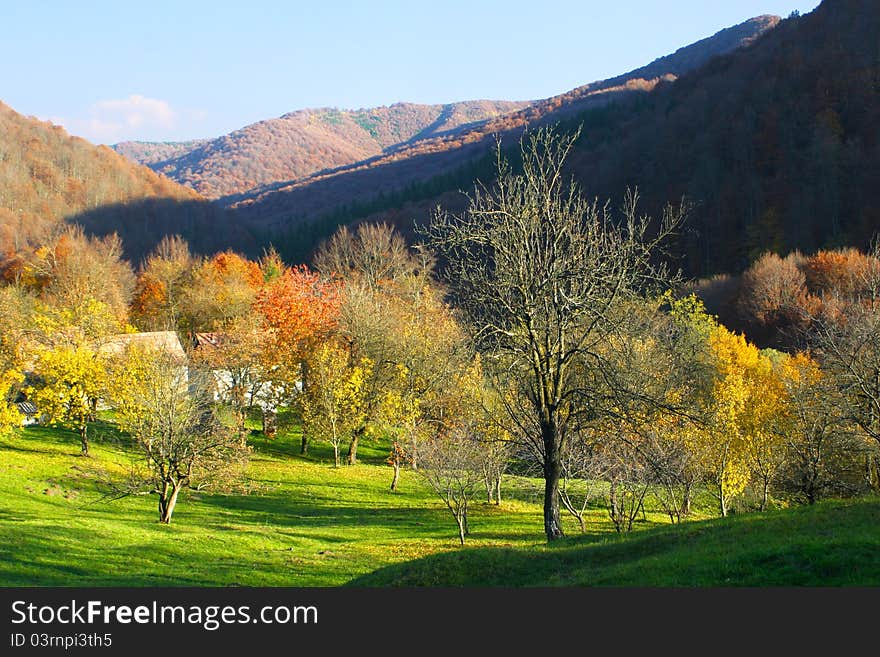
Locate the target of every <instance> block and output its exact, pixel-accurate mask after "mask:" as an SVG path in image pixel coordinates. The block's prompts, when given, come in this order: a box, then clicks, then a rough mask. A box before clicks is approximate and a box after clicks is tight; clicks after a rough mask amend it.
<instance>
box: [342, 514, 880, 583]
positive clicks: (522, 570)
mask: <svg viewBox="0 0 880 657" xmlns="http://www.w3.org/2000/svg"><path fill="white" fill-rule="evenodd" d="M352 584H353V585H356V586H431V585H444V586H503V585H516V586H648V587H655V586H675V587H693V586H877V585H880V502H878V501H877V500H876V499H875V500H860V501H848V502H842V501H834V502H825V503H822V504H819V505H817V506H815V507H812V508H803V507H802V508H796V509H788V510H779V511H771V512H768V513H765V514H760V515H759V514H749V515H741V516H737V517H729V518H723V519H721V518H719V519H716V520H708V521H702V522H690V523H685V524H684V525H681V526H675V527H673V526H669V527H660V528H653V529H651V530H648V531H644V532H638V533H635V534H633V535H631V536H627V537H617V536H610V535H605V536H599V537H596V536H593V537H577V538H568V539H563V540H561V541H559V542H558V543H557V544H554V545H552V546H535V547H532V548H529V549H523V548H510V549H498V548H486V549H482V550H473V549H467V550H460V551H458V552H455V553H446V554H437V555H432V556H428V557H424V558H421V559H418V560H415V561H413V562H410V563H406V564H396V565H392V566H387V567H385V568H382V569H379V570H377V571H376V572H373V573H371V574H369V575H366V576H364V577H361V578H358V579H356V580H354V581H353V582H352Z"/></svg>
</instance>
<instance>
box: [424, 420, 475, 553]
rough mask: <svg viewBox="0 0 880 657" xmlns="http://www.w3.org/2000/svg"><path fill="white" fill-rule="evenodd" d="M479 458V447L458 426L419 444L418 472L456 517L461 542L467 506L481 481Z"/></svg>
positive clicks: (464, 531) (462, 541) (463, 537)
mask: <svg viewBox="0 0 880 657" xmlns="http://www.w3.org/2000/svg"><path fill="white" fill-rule="evenodd" d="M482 460H483V455H482V446H481V445H480V443H479V442H478V441H477V440H475V439H474V437H473V436H471V435H469V434H468V432H467V431H466V430H464V429H461V428H458V429H455V430H453V431H451V432H450V433H448V434H447V433H441V434H437V435H435V436H433V437H432V438H430V439H428V440H425V441H424V442H423V443H422V444H421V445H419V463H420V464H421V465H420V467H419V470H418V472H419V474H420V475H421V476H422V477H423V478H424V479H425V481H427V482H428V485H429V486H430V487H431V489H432V490H433V491H434V492H435V493H436V494H437V495H438V496H439V497H440V499H441V500H443V503H444V504H446V508H448V509H449V512H450V513H451V514H452V516H453V517H454V518H455V523H456V525H457V526H458V539H459V541H460V543H461V544H462V545H464V539H465V537H466V536H467V535H468V534H469V533H470V528H469V526H468V506H469V505H470V502H471V500H472V499H473V497H474V495H476V493H477V489H478V488H479V485H480V482H481V481H482V480H483V469H482Z"/></svg>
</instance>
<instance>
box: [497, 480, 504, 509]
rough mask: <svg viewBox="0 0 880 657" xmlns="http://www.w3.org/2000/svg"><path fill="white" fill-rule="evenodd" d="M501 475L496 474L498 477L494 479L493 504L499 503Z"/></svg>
mask: <svg viewBox="0 0 880 657" xmlns="http://www.w3.org/2000/svg"><path fill="white" fill-rule="evenodd" d="M502 476H503V475H498V479H496V480H495V504H498V505H500V504H501V477H502Z"/></svg>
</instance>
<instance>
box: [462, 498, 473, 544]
mask: <svg viewBox="0 0 880 657" xmlns="http://www.w3.org/2000/svg"><path fill="white" fill-rule="evenodd" d="M461 517H462V520H463V521H464V535H465V536H470V535H471V526H470V524H469V523H468V505H467V500H465V501H464V503H463V504H462V507H461Z"/></svg>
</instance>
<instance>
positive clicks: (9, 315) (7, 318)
mask: <svg viewBox="0 0 880 657" xmlns="http://www.w3.org/2000/svg"><path fill="white" fill-rule="evenodd" d="M30 301H31V299H30V297H28V296H27V295H26V294H24V293H23V292H22V291H21V290H19V289H17V288H15V287H4V288H0V436H3V435H6V434H8V433H9V432H10V431H11V430H12V429H14V428H15V427H17V426H19V425H20V424H21V415H20V414H19V412H18V408H17V407H16V406H15V404H14V403H13V402H14V401H15V397H16V395H17V394H18V391H19V389H20V386H21V383H22V382H23V380H24V375H23V373H22V360H23V359H22V343H23V339H22V338H23V335H24V333H25V330H26V328H27V325H28V323H29V317H30V313H29V312H28V311H29V305H30Z"/></svg>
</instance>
